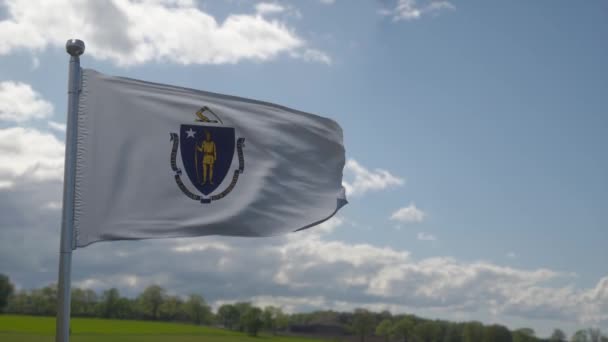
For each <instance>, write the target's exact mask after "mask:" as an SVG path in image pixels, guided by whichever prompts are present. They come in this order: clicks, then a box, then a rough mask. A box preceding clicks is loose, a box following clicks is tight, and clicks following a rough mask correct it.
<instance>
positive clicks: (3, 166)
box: [0, 127, 65, 188]
mask: <svg viewBox="0 0 608 342" xmlns="http://www.w3.org/2000/svg"><path fill="white" fill-rule="evenodd" d="M64 149H65V147H64V144H63V142H61V141H59V140H58V139H57V138H55V136H54V135H52V134H48V133H44V132H41V131H39V130H36V129H33V128H23V127H9V128H0V184H4V186H3V187H4V188H9V187H11V186H13V185H14V183H15V181H16V180H18V179H24V180H28V181H30V182H40V181H49V180H51V181H59V180H61V179H63V159H64V153H65V151H64Z"/></svg>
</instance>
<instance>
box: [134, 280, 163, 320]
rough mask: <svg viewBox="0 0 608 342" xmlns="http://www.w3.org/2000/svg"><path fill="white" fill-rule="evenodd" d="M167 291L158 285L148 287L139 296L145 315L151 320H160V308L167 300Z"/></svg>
mask: <svg viewBox="0 0 608 342" xmlns="http://www.w3.org/2000/svg"><path fill="white" fill-rule="evenodd" d="M165 297H166V295H165V290H164V289H163V288H162V287H160V286H158V285H151V286H148V287H147V288H146V289H145V290H144V292H143V293H142V294H141V295H140V296H139V303H140V305H141V308H142V311H143V314H144V315H145V316H146V317H149V318H151V319H158V318H159V311H160V306H161V305H162V304H163V301H164V300H165Z"/></svg>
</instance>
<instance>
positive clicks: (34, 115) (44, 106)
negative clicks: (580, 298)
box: [0, 43, 53, 122]
mask: <svg viewBox="0 0 608 342" xmlns="http://www.w3.org/2000/svg"><path fill="white" fill-rule="evenodd" d="M0 44H2V43H0ZM52 113H53V105H52V104H51V103H50V102H48V101H46V100H45V99H43V98H42V97H41V96H40V94H39V93H37V92H36V91H34V89H32V87H31V86H30V85H29V84H25V83H21V82H13V81H4V82H0V121H13V122H23V121H27V120H31V119H43V118H47V117H49V116H51V114H52Z"/></svg>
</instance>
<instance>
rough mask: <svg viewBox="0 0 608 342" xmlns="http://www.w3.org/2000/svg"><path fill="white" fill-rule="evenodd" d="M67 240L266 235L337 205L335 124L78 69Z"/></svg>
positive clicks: (339, 165) (340, 192)
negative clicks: (72, 237)
mask: <svg viewBox="0 0 608 342" xmlns="http://www.w3.org/2000/svg"><path fill="white" fill-rule="evenodd" d="M82 78H83V79H82V92H81V94H80V98H79V108H78V130H77V137H78V139H77V140H78V143H77V166H76V182H75V193H76V197H75V209H74V234H75V240H76V246H77V247H84V246H87V245H89V244H91V243H93V242H96V241H102V240H125V239H149V238H166V237H184V236H200V235H234V236H270V235H277V234H281V233H286V232H291V231H296V230H299V229H304V228H308V227H311V226H314V225H316V224H318V223H321V222H323V221H324V220H327V219H328V218H330V217H331V216H333V215H334V214H335V213H336V212H337V211H338V209H340V207H342V206H343V205H344V204H346V199H345V196H344V189H343V188H342V169H343V167H344V146H343V144H342V130H341V128H340V126H339V125H338V124H337V123H336V122H334V121H332V120H330V119H327V118H323V117H319V116H316V115H312V114H308V113H303V112H300V111H296V110H293V109H289V108H286V107H282V106H278V105H274V104H270V103H266V102H260V101H254V100H249V99H243V98H238V97H233V96H227V95H219V94H213V93H208V92H203V91H197V90H192V89H185V88H179V87H174V86H168V85H163V84H154V83H149V82H144V81H139V80H134V79H127V78H121V77H111V76H107V75H103V74H101V73H98V72H96V71H93V70H87V69H85V70H84V71H83V73H82Z"/></svg>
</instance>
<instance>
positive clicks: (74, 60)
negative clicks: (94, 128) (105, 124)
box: [55, 39, 84, 342]
mask: <svg viewBox="0 0 608 342" xmlns="http://www.w3.org/2000/svg"><path fill="white" fill-rule="evenodd" d="M65 49H66V51H67V53H68V54H70V56H71V57H70V73H69V79H68V118H67V129H66V137H65V163H64V171H63V214H62V218H61V245H60V250H59V283H58V292H57V326H56V330H55V342H68V341H69V340H70V302H71V301H70V290H71V286H70V280H71V271H72V250H73V249H74V178H75V176H76V137H77V134H76V129H77V127H78V125H77V123H78V120H77V115H78V94H79V93H80V81H81V80H80V57H79V56H80V55H82V54H83V53H84V42H83V41H82V40H78V39H70V40H68V41H67V43H66V44H65Z"/></svg>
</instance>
